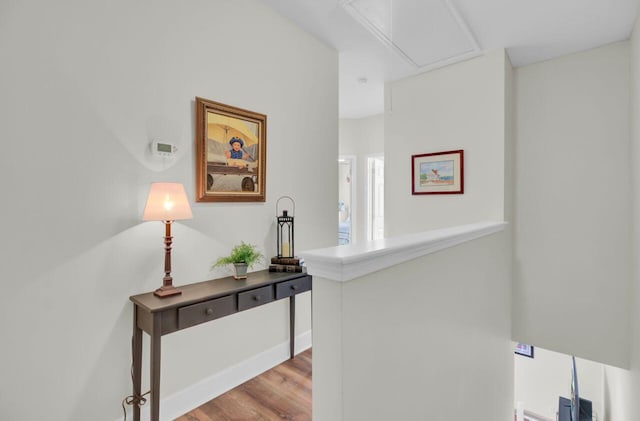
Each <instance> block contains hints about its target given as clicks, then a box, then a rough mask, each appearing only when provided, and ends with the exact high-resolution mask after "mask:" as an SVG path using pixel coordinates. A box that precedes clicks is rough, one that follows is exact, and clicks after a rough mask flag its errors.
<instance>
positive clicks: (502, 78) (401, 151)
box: [384, 50, 508, 236]
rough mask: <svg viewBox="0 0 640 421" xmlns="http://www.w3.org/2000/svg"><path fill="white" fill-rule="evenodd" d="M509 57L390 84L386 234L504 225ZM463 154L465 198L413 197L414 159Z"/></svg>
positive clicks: (500, 54) (498, 54)
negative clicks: (453, 152) (425, 155)
mask: <svg viewBox="0 0 640 421" xmlns="http://www.w3.org/2000/svg"><path fill="white" fill-rule="evenodd" d="M506 61H507V59H506V56H505V52H504V50H496V51H493V52H490V53H487V54H485V55H484V56H481V57H477V58H474V59H472V60H469V61H465V62H462V63H458V64H455V65H452V66H448V67H445V68H442V69H438V70H435V71H432V72H428V73H424V74H420V75H417V76H414V77H410V78H406V79H403V80H400V81H397V82H394V83H391V84H389V85H388V86H387V89H386V92H385V101H386V105H385V110H386V112H385V122H384V125H385V126H384V130H385V234H386V236H394V235H398V234H403V233H409V232H417V231H422V230H428V229H434V228H442V227H447V226H454V225H462V224H466V223H473V222H477V221H482V220H504V216H505V181H504V180H505V157H504V155H505V142H506V141H507V140H508V139H506V134H505V130H507V126H506V121H505V120H506V111H505V101H506V95H507V87H506V79H507V75H506V68H507V66H506ZM454 149H464V160H465V162H464V177H465V180H464V181H465V185H464V194H462V195H459V194H452V195H416V196H412V195H411V155H414V154H422V153H430V152H440V151H448V150H454Z"/></svg>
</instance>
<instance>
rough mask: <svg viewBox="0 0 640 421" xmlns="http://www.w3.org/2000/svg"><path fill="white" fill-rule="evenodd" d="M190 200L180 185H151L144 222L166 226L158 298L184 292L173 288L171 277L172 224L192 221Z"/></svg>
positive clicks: (157, 291)
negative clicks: (153, 222)
mask: <svg viewBox="0 0 640 421" xmlns="http://www.w3.org/2000/svg"><path fill="white" fill-rule="evenodd" d="M191 218H193V214H192V213H191V207H190V206H189V199H188V198H187V194H186V193H185V191H184V186H183V185H182V184H180V183H151V188H150V189H149V196H148V197H147V204H146V205H145V207H144V212H143V213H142V220H143V221H162V222H164V224H165V237H164V251H165V253H164V278H162V287H160V288H158V289H157V290H156V291H155V292H154V294H155V295H157V296H158V297H168V296H171V295H176V294H181V293H182V292H181V291H180V290H179V289H177V288H176V287H174V286H173V278H172V277H171V244H172V240H173V237H172V236H171V223H172V222H173V221H178V220H183V219H191Z"/></svg>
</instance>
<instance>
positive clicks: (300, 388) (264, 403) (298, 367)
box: [175, 349, 311, 421]
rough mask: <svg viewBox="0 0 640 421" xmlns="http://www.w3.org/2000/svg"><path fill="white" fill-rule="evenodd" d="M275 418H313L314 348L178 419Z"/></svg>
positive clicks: (263, 420) (245, 420) (251, 420)
mask: <svg viewBox="0 0 640 421" xmlns="http://www.w3.org/2000/svg"><path fill="white" fill-rule="evenodd" d="M272 420H274V421H275V420H278V421H281V420H290V421H310V420H311V349H308V350H306V351H304V352H302V353H300V354H298V355H296V357H295V358H294V359H292V360H288V361H285V362H284V363H282V364H280V365H279V366H277V367H274V368H272V369H271V370H269V371H266V372H264V373H262V374H261V375H259V376H258V377H255V378H253V379H251V380H249V381H248V382H246V383H243V384H241V385H240V386H238V387H236V388H235V389H233V390H230V391H228V392H227V393H224V394H223V395H220V396H218V397H217V398H215V399H212V400H210V401H209V402H207V403H205V404H204V405H202V406H200V407H198V408H196V409H194V410H193V411H191V412H188V413H186V414H184V415H183V416H181V417H179V418H176V420H175V421H272Z"/></svg>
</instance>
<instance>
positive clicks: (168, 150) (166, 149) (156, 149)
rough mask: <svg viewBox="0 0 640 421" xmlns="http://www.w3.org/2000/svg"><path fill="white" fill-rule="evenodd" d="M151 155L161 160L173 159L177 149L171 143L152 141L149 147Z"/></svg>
mask: <svg viewBox="0 0 640 421" xmlns="http://www.w3.org/2000/svg"><path fill="white" fill-rule="evenodd" d="M149 147H150V149H151V154H152V155H154V156H158V157H161V158H175V156H176V152H178V147H177V146H176V145H174V144H173V143H168V142H160V141H158V140H154V141H153V142H151V143H150V145H149Z"/></svg>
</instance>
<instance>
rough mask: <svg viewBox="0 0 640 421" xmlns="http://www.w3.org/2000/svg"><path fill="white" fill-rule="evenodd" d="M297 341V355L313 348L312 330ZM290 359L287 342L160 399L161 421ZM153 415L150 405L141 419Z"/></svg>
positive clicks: (171, 417)
mask: <svg viewBox="0 0 640 421" xmlns="http://www.w3.org/2000/svg"><path fill="white" fill-rule="evenodd" d="M295 342H296V348H295V353H296V354H298V353H300V352H302V351H304V350H306V349H309V348H311V331H310V330H309V331H307V332H304V333H301V334H299V335H297V336H296V341H295ZM288 359H289V342H288V341H287V342H283V343H281V344H279V345H276V346H274V347H273V348H271V349H268V350H266V351H264V352H262V353H260V354H257V355H255V356H253V357H252V358H249V359H248V360H245V361H243V362H241V363H240V364H237V365H235V366H233V367H229V368H227V369H226V370H223V371H221V372H219V373H216V374H214V375H212V376H210V377H207V378H206V379H204V380H201V381H199V382H198V383H196V384H194V385H192V386H189V387H187V388H185V389H183V390H181V391H179V392H177V393H174V394H173V395H170V396H167V397H165V398H163V399H161V400H160V420H162V421H171V420H174V419H176V418H178V417H179V416H181V415H183V414H185V413H187V412H189V411H191V410H192V409H194V408H197V407H198V406H200V405H202V404H203V403H205V402H208V401H210V400H211V399H213V398H215V397H216V396H220V395H222V394H223V393H225V392H227V391H229V390H231V389H233V388H234V387H236V386H239V385H241V384H242V383H244V382H246V381H247V380H249V379H252V378H253V377H255V376H257V375H259V374H261V373H264V372H265V371H267V370H269V369H270V368H273V367H275V366H276V365H278V364H280V363H282V362H284V361H286V360H288ZM149 415H150V414H149V404H148V403H147V405H146V406H143V407H142V410H141V411H140V418H141V419H142V420H148V419H149ZM132 419H133V414H132V413H131V411H130V409H129V410H128V411H127V420H132ZM116 421H123V418H122V417H120V418H118V419H117V420H116Z"/></svg>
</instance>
